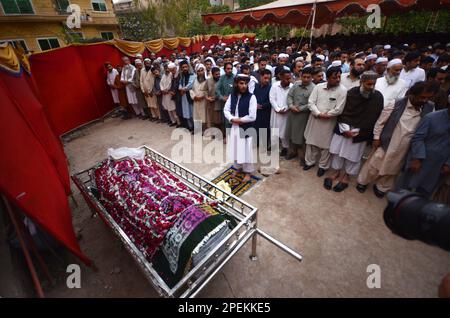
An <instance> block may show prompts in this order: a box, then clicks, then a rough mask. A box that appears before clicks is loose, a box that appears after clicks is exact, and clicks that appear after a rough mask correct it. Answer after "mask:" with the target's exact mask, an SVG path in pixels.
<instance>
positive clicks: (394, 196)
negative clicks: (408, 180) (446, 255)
mask: <svg viewBox="0 0 450 318" xmlns="http://www.w3.org/2000/svg"><path fill="white" fill-rule="evenodd" d="M387 198H388V201H389V203H388V206H387V207H386V209H385V210H384V222H385V223H386V225H387V226H388V227H389V229H391V230H392V232H393V233H395V234H397V235H399V236H401V237H403V238H405V239H408V240H420V241H423V242H425V243H427V244H432V245H437V246H439V247H441V248H443V249H445V250H448V251H450V206H449V205H445V204H441V203H436V202H433V201H431V200H429V199H427V198H426V197H424V196H423V195H421V194H419V193H414V192H411V191H407V190H400V191H397V192H389V193H388V195H387Z"/></svg>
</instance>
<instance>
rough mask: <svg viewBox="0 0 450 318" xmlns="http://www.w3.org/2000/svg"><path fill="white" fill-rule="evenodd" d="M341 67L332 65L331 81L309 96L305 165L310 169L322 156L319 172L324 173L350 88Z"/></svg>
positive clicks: (328, 79) (318, 173)
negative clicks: (342, 77) (348, 88)
mask: <svg viewBox="0 0 450 318" xmlns="http://www.w3.org/2000/svg"><path fill="white" fill-rule="evenodd" d="M341 72H342V70H341V68H340V67H331V68H329V69H328V70H327V82H326V83H321V84H318V85H316V87H314V89H313V91H312V93H311V95H310V96H309V103H308V105H309V109H310V110H311V115H309V119H308V124H307V125H306V129H305V139H306V154H305V163H306V164H305V166H304V167H303V170H305V171H307V170H309V169H311V168H312V167H314V166H315V165H316V163H317V158H318V157H319V158H320V159H319V169H318V170H317V176H319V177H322V176H323V175H324V174H325V172H326V171H327V170H328V169H329V168H330V151H329V149H330V143H331V138H332V137H333V131H334V128H335V126H336V117H337V116H339V115H340V114H341V113H342V111H343V109H344V106H345V101H346V98H347V89H346V88H345V87H344V86H343V85H341V84H340V82H341Z"/></svg>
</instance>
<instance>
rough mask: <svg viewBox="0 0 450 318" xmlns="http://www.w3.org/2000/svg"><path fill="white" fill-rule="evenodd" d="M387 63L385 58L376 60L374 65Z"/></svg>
mask: <svg viewBox="0 0 450 318" xmlns="http://www.w3.org/2000/svg"><path fill="white" fill-rule="evenodd" d="M387 61H389V60H388V59H387V58H386V57H379V58H377V61H376V62H375V64H378V63H384V62H387Z"/></svg>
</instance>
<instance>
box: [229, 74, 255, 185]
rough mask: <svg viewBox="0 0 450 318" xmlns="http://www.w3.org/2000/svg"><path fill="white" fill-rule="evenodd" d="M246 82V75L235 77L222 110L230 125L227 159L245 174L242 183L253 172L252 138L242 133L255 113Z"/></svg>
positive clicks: (253, 98) (251, 95)
mask: <svg viewBox="0 0 450 318" xmlns="http://www.w3.org/2000/svg"><path fill="white" fill-rule="evenodd" d="M248 82H249V77H248V76H246V75H243V74H240V75H238V76H237V77H236V80H235V88H234V91H233V93H232V94H231V95H230V98H228V99H227V102H226V103H225V107H224V109H223V113H224V116H225V118H226V120H228V121H229V122H230V124H231V129H230V134H229V136H228V143H227V154H228V158H229V159H230V160H232V161H233V162H234V165H233V166H234V168H235V169H236V170H237V171H243V172H244V173H245V174H246V175H245V177H244V179H243V182H247V181H250V178H251V173H252V172H253V171H254V170H255V168H254V165H253V162H254V158H253V137H252V136H245V132H244V131H245V130H246V129H247V128H251V127H252V124H253V123H254V122H255V120H256V112H257V101H256V97H255V96H254V95H253V94H251V93H250V92H249V91H248ZM235 174H237V172H236V173H235Z"/></svg>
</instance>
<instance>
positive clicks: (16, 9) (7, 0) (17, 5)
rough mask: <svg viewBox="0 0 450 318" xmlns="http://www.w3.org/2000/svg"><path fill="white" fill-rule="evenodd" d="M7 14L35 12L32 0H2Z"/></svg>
mask: <svg viewBox="0 0 450 318" xmlns="http://www.w3.org/2000/svg"><path fill="white" fill-rule="evenodd" d="M0 3H1V4H2V7H3V12H5V14H34V10H33V5H32V4H31V0H0Z"/></svg>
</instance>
